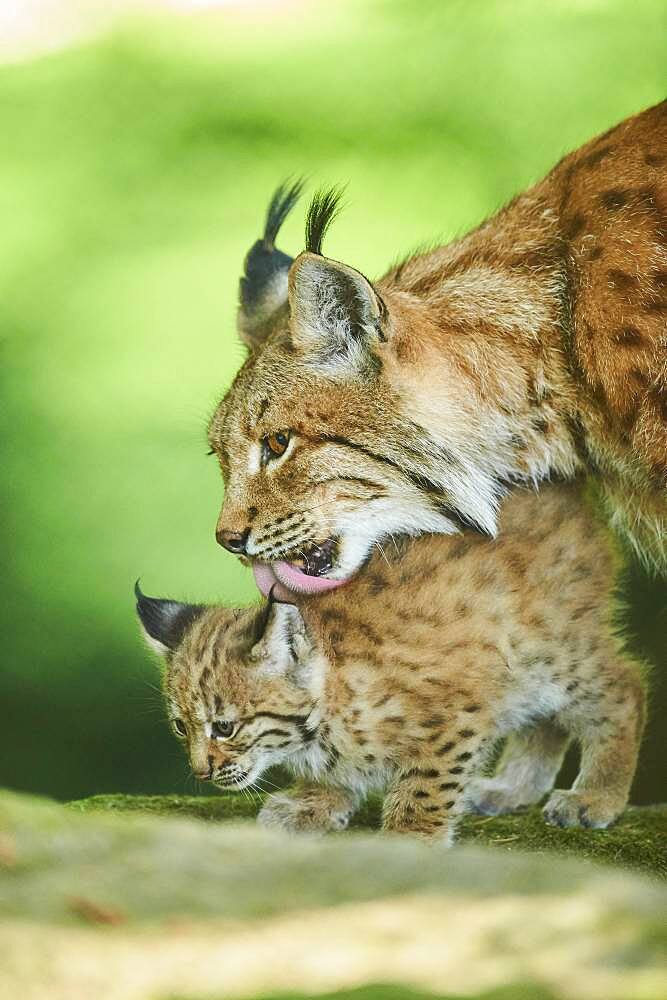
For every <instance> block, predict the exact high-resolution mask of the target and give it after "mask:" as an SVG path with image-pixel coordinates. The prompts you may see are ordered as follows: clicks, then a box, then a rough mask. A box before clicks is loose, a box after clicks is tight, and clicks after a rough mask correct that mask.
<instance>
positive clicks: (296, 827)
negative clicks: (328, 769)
mask: <svg viewBox="0 0 667 1000" xmlns="http://www.w3.org/2000/svg"><path fill="white" fill-rule="evenodd" d="M353 811H354V810H353V807H352V805H350V804H349V803H347V802H345V801H343V800H340V801H338V800H337V798H336V799H334V800H333V801H330V800H328V799H322V798H319V797H318V796H314V795H312V796H311V795H304V796H298V797H297V796H292V795H287V794H276V795H269V797H268V798H267V799H266V801H265V803H264V805H263V806H262V808H261V810H260V812H259V815H258V816H257V821H258V823H261V824H262V826H266V827H272V828H273V829H280V830H288V831H289V832H291V833H327V832H329V831H338V830H344V829H345V828H346V827H347V825H348V823H349V822H350V818H351V816H352V813H353Z"/></svg>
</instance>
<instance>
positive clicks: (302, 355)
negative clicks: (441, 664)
mask: <svg viewBox="0 0 667 1000" xmlns="http://www.w3.org/2000/svg"><path fill="white" fill-rule="evenodd" d="M299 190H300V187H299V185H297V186H295V187H292V188H291V189H289V190H285V189H284V188H279V189H278V191H277V192H276V194H275V195H274V198H273V201H272V202H271V205H270V207H269V212H268V216H267V223H266V230H265V234H264V237H263V239H262V240H259V241H258V242H257V243H256V244H255V245H254V247H253V248H252V249H251V251H250V253H249V254H248V257H247V259H246V271H245V275H244V277H243V278H242V280H241V297H240V298H241V302H240V310H239V323H238V327H239V332H240V334H241V337H242V339H243V340H244V342H245V344H246V346H247V347H248V349H249V354H248V358H247V360H246V362H245V364H244V365H243V367H242V368H241V370H240V372H239V373H238V375H237V377H236V379H235V381H234V383H233V385H232V386H231V388H230V390H229V391H228V393H227V395H226V396H225V398H224V399H223V400H222V402H221V403H220V404H219V406H218V407H217V409H216V411H215V413H214V415H213V417H212V419H211V422H210V427H209V441H210V445H211V448H212V450H213V451H214V452H215V454H216V455H217V456H218V459H219V461H220V464H221V468H222V472H223V477H224V480H225V497H224V502H223V507H222V511H221V513H220V517H219V520H218V525H217V532H216V537H217V539H218V541H219V542H220V544H221V545H223V546H225V547H226V548H227V549H229V550H230V551H232V552H234V553H236V554H238V555H240V556H242V557H246V558H247V559H249V560H250V561H251V562H252V564H253V569H254V570H255V576H256V578H257V582H258V584H259V585H260V588H261V589H263V590H264V593H267V592H268V589H269V588H270V586H271V585H272V584H273V583H275V582H276V580H278V581H279V582H280V583H281V584H282V585H284V586H285V587H287V588H289V589H290V590H292V591H300V592H302V593H313V592H316V591H321V590H325V589H329V588H331V587H333V586H337V585H339V584H341V583H344V582H345V581H346V580H347V579H349V577H350V576H352V575H353V574H354V573H355V572H356V571H357V570H358V569H359V567H360V566H361V565H362V563H363V562H364V560H365V559H366V557H367V556H368V555H369V553H370V551H371V550H372V549H373V547H374V546H375V545H376V544H381V543H382V539H384V538H387V537H389V536H391V535H392V534H393V533H401V534H413V535H414V534H421V533H422V532H444V533H448V532H453V531H457V530H459V527H460V525H461V523H462V522H463V523H465V524H472V525H474V526H476V527H480V528H482V529H483V530H486V531H490V532H493V531H494V529H495V505H496V499H497V492H498V490H497V484H496V483H495V482H494V481H493V480H492V479H490V478H484V476H483V475H482V474H481V473H479V472H478V470H472V472H471V470H470V469H469V468H468V465H469V463H470V458H469V456H470V454H471V453H472V451H473V449H472V448H471V444H470V439H469V426H470V421H467V420H466V412H467V408H469V406H470V404H469V401H468V400H469V397H470V393H468V394H467V396H466V394H465V393H463V392H462V391H460V389H459V386H460V379H457V377H456V375H455V373H454V371H452V387H451V389H450V390H448V391H447V392H446V393H444V395H443V390H442V383H443V382H446V379H443V376H442V364H443V362H441V363H440V364H441V371H440V376H439V385H438V387H437V388H436V389H434V390H433V392H432V391H431V390H430V388H429V379H430V372H431V369H432V365H431V362H430V360H429V355H428V353H427V351H428V349H427V348H426V347H425V346H424V343H423V341H424V338H423V336H422V334H423V330H424V327H425V326H426V325H428V323H429V319H428V316H427V315H425V314H422V313H420V308H421V307H420V305H419V303H418V301H417V300H415V299H414V297H412V296H410V295H408V294H407V293H405V292H400V291H396V289H394V288H391V287H390V286H389V287H386V288H384V287H383V288H382V289H380V287H379V286H377V287H376V286H374V285H373V284H372V283H371V282H370V281H369V280H368V279H367V278H366V277H364V275H363V274H361V273H360V272H359V271H357V270H355V269H354V268H352V267H349V266H348V265H347V264H343V263H340V262H338V261H335V260H332V259H329V258H326V257H324V256H323V255H322V239H323V236H324V233H325V232H326V230H327V227H328V226H329V224H330V223H331V220H332V219H333V217H334V216H335V214H336V212H337V210H338V205H339V199H340V194H339V192H336V191H330V192H325V193H320V194H318V195H316V197H315V198H314V200H313V202H312V203H311V205H310V208H309V210H308V215H307V223H306V250H305V251H304V252H303V253H301V254H300V255H299V256H298V257H297V258H296V259H295V260H292V259H291V258H290V257H288V256H287V255H286V254H283V253H282V252H280V251H278V250H276V249H275V245H274V240H275V236H276V233H277V228H278V225H279V224H280V222H281V221H282V219H283V218H284V217H285V215H286V214H287V212H288V211H289V209H290V208H291V207H292V205H293V204H294V202H295V201H296V198H297V197H298V194H299ZM424 386H425V387H426V389H425V390H424ZM436 411H437V413H438V419H439V420H441V419H444V420H445V421H447V420H448V418H450V419H449V423H450V424H451V425H452V426H453V427H454V428H456V432H455V434H454V435H453V436H452V437H451V440H450V441H449V442H448V446H447V448H444V447H442V445H440V444H438V443H437V442H436V441H435V440H434V439H433V437H432V436H431V434H430V433H429V432H428V431H427V430H426V429H425V426H424V423H422V421H424V422H426V423H428V421H429V414H431V415H432V414H433V413H434V412H436ZM456 434H458V439H457V438H456ZM282 596H284V592H283V594H282Z"/></svg>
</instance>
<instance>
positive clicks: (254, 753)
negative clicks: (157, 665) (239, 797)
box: [137, 591, 317, 789]
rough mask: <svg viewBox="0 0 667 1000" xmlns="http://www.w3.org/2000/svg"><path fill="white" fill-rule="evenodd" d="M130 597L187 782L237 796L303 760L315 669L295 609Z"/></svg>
mask: <svg viewBox="0 0 667 1000" xmlns="http://www.w3.org/2000/svg"><path fill="white" fill-rule="evenodd" d="M137 597H138V600H137V611H138V614H139V617H140V620H141V623H142V626H143V631H144V636H145V638H146V639H147V641H148V643H149V645H150V646H151V647H152V648H153V649H154V650H155V651H156V652H158V653H159V654H160V655H161V656H164V657H165V659H166V663H167V666H166V672H165V676H164V691H165V698H166V703H167V711H168V715H169V719H170V721H171V725H172V729H173V731H174V734H175V735H176V737H177V738H178V739H179V740H181V742H182V743H183V744H184V746H185V748H186V750H187V753H188V756H189V759H190V764H191V767H192V772H193V774H194V776H195V777H196V778H198V779H199V780H201V781H212V782H213V784H214V785H216V786H217V787H218V788H224V789H227V788H231V789H238V788H245V787H248V786H250V785H253V784H254V783H255V782H256V781H257V780H258V779H259V778H260V776H261V775H262V773H263V772H264V771H265V770H266V769H267V768H269V767H271V766H273V765H274V764H280V763H284V762H285V761H287V760H290V759H291V760H294V759H295V758H299V757H304V756H307V755H308V752H309V750H310V748H311V746H312V742H313V739H314V735H315V732H316V729H317V720H316V719H315V718H313V714H312V713H313V708H314V704H315V697H314V694H313V691H314V689H315V686H316V681H317V670H316V658H313V656H312V655H311V647H310V644H309V642H308V641H307V639H306V636H305V632H304V628H303V622H302V620H301V617H300V615H299V613H298V611H297V610H296V608H294V607H292V606H289V605H281V604H273V605H271V606H270V607H269V608H268V609H267V608H263V609H261V610H258V609H256V608H248V609H245V610H243V611H233V610H231V609H227V608H220V607H216V608H203V607H201V606H195V605H188V604H180V603H178V602H176V601H166V600H162V599H160V598H151V597H147V596H146V595H144V594H141V592H140V591H138V592H137Z"/></svg>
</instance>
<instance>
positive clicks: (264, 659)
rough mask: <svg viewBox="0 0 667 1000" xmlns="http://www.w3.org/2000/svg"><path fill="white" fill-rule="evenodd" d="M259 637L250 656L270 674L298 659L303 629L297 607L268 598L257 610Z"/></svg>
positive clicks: (302, 648)
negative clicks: (264, 604) (262, 606)
mask: <svg viewBox="0 0 667 1000" xmlns="http://www.w3.org/2000/svg"><path fill="white" fill-rule="evenodd" d="M260 615H261V618H260V619H259V621H258V626H259V628H260V629H261V632H262V634H261V637H260V638H258V641H257V642H256V643H255V645H254V646H253V648H252V652H251V654H250V655H251V657H252V659H253V660H256V661H257V662H258V663H260V664H261V666H262V668H263V669H265V670H266V671H267V673H271V674H283V673H285V672H286V671H287V670H289V669H290V668H291V667H293V666H295V664H297V663H298V661H299V659H300V658H301V655H302V653H303V651H304V643H305V639H306V629H305V625H304V622H303V618H302V617H301V613H300V612H299V609H298V608H296V607H295V606H294V605H293V604H283V603H282V602H281V603H278V602H277V601H273V602H271V601H270V602H269V604H268V605H266V606H265V607H264V608H263V609H262V611H261V612H260Z"/></svg>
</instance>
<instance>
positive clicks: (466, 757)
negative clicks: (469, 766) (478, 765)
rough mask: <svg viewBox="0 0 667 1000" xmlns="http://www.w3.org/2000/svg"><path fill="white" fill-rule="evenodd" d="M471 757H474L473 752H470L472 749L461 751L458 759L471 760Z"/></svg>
mask: <svg viewBox="0 0 667 1000" xmlns="http://www.w3.org/2000/svg"><path fill="white" fill-rule="evenodd" d="M471 757H472V754H471V753H470V751H469V750H466V751H465V753H460V754H459V755H458V757H457V758H456V759H457V760H470V758H471Z"/></svg>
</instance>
